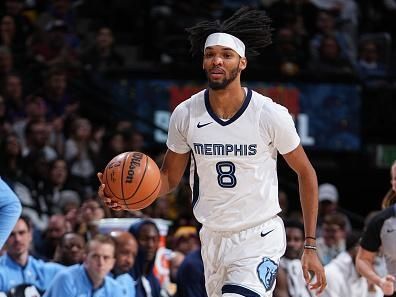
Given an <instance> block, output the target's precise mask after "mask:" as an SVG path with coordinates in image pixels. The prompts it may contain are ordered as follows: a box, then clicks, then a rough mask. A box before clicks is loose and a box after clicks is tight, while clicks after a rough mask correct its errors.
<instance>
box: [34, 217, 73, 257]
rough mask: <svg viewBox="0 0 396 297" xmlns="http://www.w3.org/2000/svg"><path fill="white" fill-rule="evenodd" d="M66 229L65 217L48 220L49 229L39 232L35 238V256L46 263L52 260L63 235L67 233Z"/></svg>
mask: <svg viewBox="0 0 396 297" xmlns="http://www.w3.org/2000/svg"><path fill="white" fill-rule="evenodd" d="M66 227H67V225H66V218H65V216H64V215H61V214H55V215H52V216H51V217H50V218H49V220H48V226H47V228H46V229H45V230H44V231H38V232H37V234H35V236H34V238H33V245H34V255H35V256H36V257H38V258H40V259H42V260H44V261H49V260H51V259H52V258H53V257H54V255H55V250H56V248H57V246H58V244H59V242H60V240H61V238H62V236H63V234H65V233H66V231H67V229H66Z"/></svg>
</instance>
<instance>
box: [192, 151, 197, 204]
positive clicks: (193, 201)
mask: <svg viewBox="0 0 396 297" xmlns="http://www.w3.org/2000/svg"><path fill="white" fill-rule="evenodd" d="M191 156H192V157H193V159H194V187H193V189H192V207H193V208H194V206H195V204H197V202H198V199H199V176H198V171H197V161H196V160H195V157H194V154H193V153H191Z"/></svg>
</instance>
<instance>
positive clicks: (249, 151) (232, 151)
mask: <svg viewBox="0 0 396 297" xmlns="http://www.w3.org/2000/svg"><path fill="white" fill-rule="evenodd" d="M194 153H195V154H197V155H205V156H254V155H256V153H257V144H219V143H195V142H194Z"/></svg>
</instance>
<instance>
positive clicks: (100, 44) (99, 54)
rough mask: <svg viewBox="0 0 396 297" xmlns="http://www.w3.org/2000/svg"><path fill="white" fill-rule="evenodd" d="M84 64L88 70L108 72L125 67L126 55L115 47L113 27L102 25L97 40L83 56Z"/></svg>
mask: <svg viewBox="0 0 396 297" xmlns="http://www.w3.org/2000/svg"><path fill="white" fill-rule="evenodd" d="M82 61H83V66H84V68H85V69H86V70H88V71H90V72H92V73H95V72H99V73H106V71H108V70H114V69H117V68H120V67H123V66H124V64H125V61H124V57H123V56H122V55H121V54H119V53H118V52H117V51H116V50H115V49H114V36H113V31H112V30H111V28H109V27H106V26H103V27H100V28H99V30H98V31H97V33H96V42H95V44H94V45H93V47H92V48H90V49H89V50H88V51H87V52H86V53H84V54H83V56H82Z"/></svg>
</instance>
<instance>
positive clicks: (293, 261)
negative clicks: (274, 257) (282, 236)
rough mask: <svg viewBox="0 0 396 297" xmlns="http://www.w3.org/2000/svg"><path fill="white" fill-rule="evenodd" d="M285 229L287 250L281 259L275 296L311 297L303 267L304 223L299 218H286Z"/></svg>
mask: <svg viewBox="0 0 396 297" xmlns="http://www.w3.org/2000/svg"><path fill="white" fill-rule="evenodd" d="M285 230H286V242H287V243H286V252H285V255H284V256H283V257H282V258H281V260H280V265H279V270H278V275H277V276H276V284H277V285H276V287H275V291H274V297H310V296H311V293H310V291H309V289H308V288H307V285H306V282H305V279H304V276H303V271H302V268H301V255H302V252H303V249H304V225H303V224H302V223H301V222H300V221H297V220H288V221H287V220H286V221H285Z"/></svg>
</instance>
